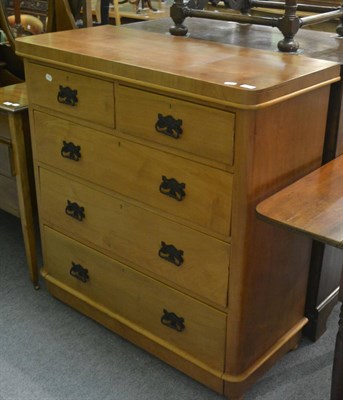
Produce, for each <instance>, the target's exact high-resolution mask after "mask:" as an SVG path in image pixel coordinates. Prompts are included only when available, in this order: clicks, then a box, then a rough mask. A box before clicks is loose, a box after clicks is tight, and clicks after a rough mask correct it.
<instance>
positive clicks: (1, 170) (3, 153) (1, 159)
mask: <svg viewBox="0 0 343 400" xmlns="http://www.w3.org/2000/svg"><path fill="white" fill-rule="evenodd" d="M0 174H1V175H4V176H7V177H12V176H14V175H15V170H14V160H13V154H12V144H11V142H10V141H9V140H7V139H2V138H1V137H0Z"/></svg>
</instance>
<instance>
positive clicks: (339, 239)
mask: <svg viewBox="0 0 343 400" xmlns="http://www.w3.org/2000/svg"><path fill="white" fill-rule="evenodd" d="M256 210H257V213H258V214H259V215H260V217H261V218H263V219H264V220H266V221H268V222H271V223H274V224H278V225H280V226H284V227H287V228H289V229H292V230H295V231H298V232H301V233H303V234H306V235H309V236H311V237H313V238H315V239H316V240H319V241H321V242H324V243H327V244H329V245H331V246H335V247H338V248H339V249H341V251H342V250H343V156H340V157H338V158H337V159H335V160H333V161H331V162H330V163H328V164H326V165H324V166H323V167H321V168H320V169H318V170H316V171H314V172H313V173H311V174H309V175H308V176H306V177H304V178H302V179H300V180H299V181H297V182H295V183H294V184H292V185H290V186H289V187H287V188H285V189H283V190H282V191H281V192H279V193H276V194H275V195H274V196H272V197H270V198H268V199H267V200H265V201H263V202H262V203H260V204H259V205H258V206H257V208H256ZM342 288H343V274H342V278H341V289H342ZM341 300H343V297H342V291H341ZM342 376H343V304H342V306H341V315H340V321H339V330H338V334H337V340H336V347H335V356H334V365H333V373H332V388H331V400H340V399H342V396H343V379H342Z"/></svg>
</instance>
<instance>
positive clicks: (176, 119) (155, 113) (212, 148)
mask: <svg viewBox="0 0 343 400" xmlns="http://www.w3.org/2000/svg"><path fill="white" fill-rule="evenodd" d="M116 111H117V112H116V115H117V129H118V130H119V131H121V132H123V133H126V134H129V135H132V136H136V137H139V138H142V139H147V140H149V141H152V142H155V143H160V144H163V145H166V146H168V147H169V148H175V149H178V150H181V151H183V152H186V153H191V154H195V155H198V156H200V157H203V158H205V159H210V160H214V161H216V162H220V163H223V164H226V165H232V164H233V155H234V130H235V115H234V114H233V113H230V112H227V111H222V110H218V109H215V108H211V107H205V106H201V105H198V104H194V103H190V102H186V101H182V100H177V99H174V98H172V97H168V96H162V95H157V94H153V93H149V92H146V91H143V90H138V89H133V88H130V87H126V86H123V85H118V87H117V89H116Z"/></svg>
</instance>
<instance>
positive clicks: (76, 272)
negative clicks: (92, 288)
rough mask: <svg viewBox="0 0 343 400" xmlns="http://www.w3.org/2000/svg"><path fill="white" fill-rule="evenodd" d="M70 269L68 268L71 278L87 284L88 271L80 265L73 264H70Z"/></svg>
mask: <svg viewBox="0 0 343 400" xmlns="http://www.w3.org/2000/svg"><path fill="white" fill-rule="evenodd" d="M71 264H72V267H71V268H70V271H69V272H70V275H71V276H73V277H74V278H76V279H78V280H80V281H82V282H85V283H86V282H88V281H89V275H88V269H86V268H83V267H82V266H81V265H80V264H75V263H73V262H71Z"/></svg>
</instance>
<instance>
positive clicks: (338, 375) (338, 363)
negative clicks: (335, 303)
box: [331, 303, 343, 400]
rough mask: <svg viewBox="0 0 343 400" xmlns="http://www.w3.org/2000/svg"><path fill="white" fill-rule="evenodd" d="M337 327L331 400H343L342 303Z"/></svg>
mask: <svg viewBox="0 0 343 400" xmlns="http://www.w3.org/2000/svg"><path fill="white" fill-rule="evenodd" d="M338 325H339V328H338V333H337V338H336V346H335V356H334V361H333V369H332V383H331V400H342V399H343V303H342V305H341V313H340V316H339V323H338Z"/></svg>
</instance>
